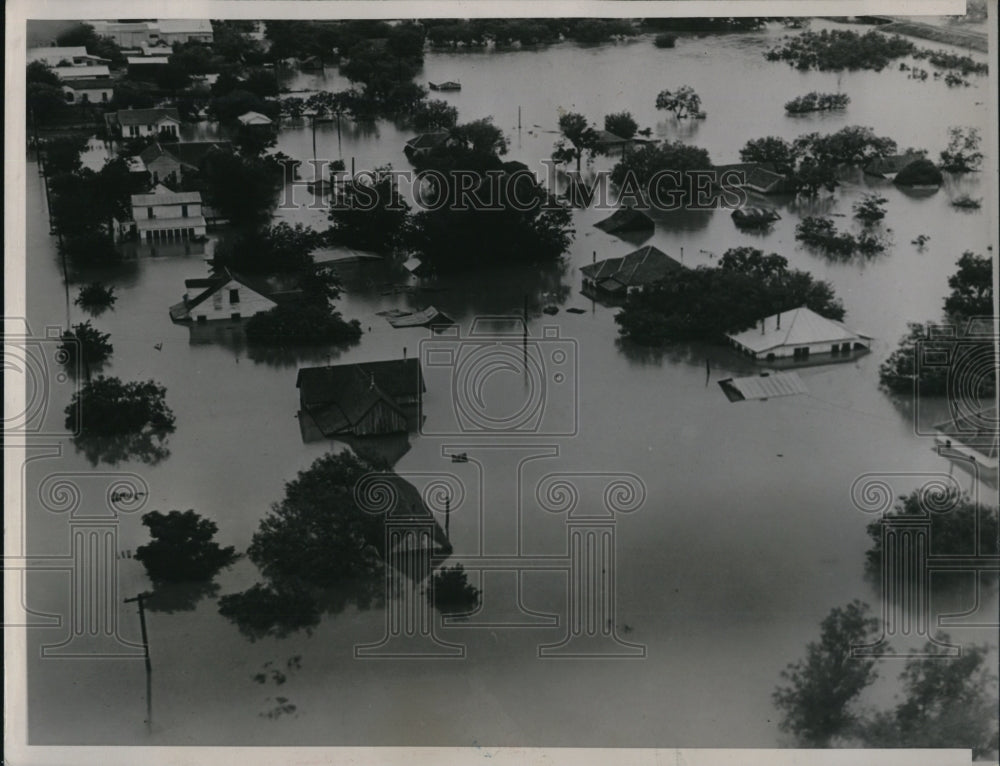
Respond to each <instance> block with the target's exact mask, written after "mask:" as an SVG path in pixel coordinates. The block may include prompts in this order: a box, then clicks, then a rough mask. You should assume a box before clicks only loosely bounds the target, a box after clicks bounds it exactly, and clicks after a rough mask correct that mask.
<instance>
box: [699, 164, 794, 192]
mask: <svg viewBox="0 0 1000 766" xmlns="http://www.w3.org/2000/svg"><path fill="white" fill-rule="evenodd" d="M714 169H715V172H716V174H717V178H718V180H719V182H720V183H721V182H722V180H723V177H724V174H726V179H725V180H726V182H727V186H729V187H731V188H739V189H744V190H746V191H752V192H755V193H757V194H791V193H794V192H795V182H794V181H793V180H792V179H791V178H789V177H788V176H786V175H785V174H784V173H779V172H778V171H777V170H776V169H775V167H774V164H773V163H770V162H737V163H734V164H732V165H716V166H715V168H714ZM736 178H742V179H743V182H742V183H735V182H734V179H736Z"/></svg>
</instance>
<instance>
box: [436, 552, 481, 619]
mask: <svg viewBox="0 0 1000 766" xmlns="http://www.w3.org/2000/svg"><path fill="white" fill-rule="evenodd" d="M479 596H480V591H479V588H477V587H476V586H474V585H471V584H470V583H469V577H468V575H467V574H466V573H465V568H464V567H463V566H462V565H461V564H456V565H455V566H453V567H442V568H441V569H439V570H438V571H436V572H435V573H434V575H433V577H432V580H431V587H430V589H429V590H428V591H427V599H428V600H429V601H430V602H431V604H433V605H434V606H435V607H436V608H437V609H438V610H439V611H441V612H443V613H444V614H462V613H465V612H471V611H472V610H473V609H475V608H476V606H477V605H478V604H479Z"/></svg>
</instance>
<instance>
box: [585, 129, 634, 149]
mask: <svg viewBox="0 0 1000 766" xmlns="http://www.w3.org/2000/svg"><path fill="white" fill-rule="evenodd" d="M594 133H595V143H597V144H600V145H601V146H621V145H622V144H627V143H630V139H628V138H622V137H621V136H618V135H615V134H614V133H612V132H611V131H610V130H595V131H594Z"/></svg>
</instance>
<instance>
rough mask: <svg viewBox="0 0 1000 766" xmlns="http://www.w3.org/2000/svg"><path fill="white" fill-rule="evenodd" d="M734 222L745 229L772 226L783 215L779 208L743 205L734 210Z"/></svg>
mask: <svg viewBox="0 0 1000 766" xmlns="http://www.w3.org/2000/svg"><path fill="white" fill-rule="evenodd" d="M732 218H733V223H735V224H736V225H737V226H739V227H740V228H743V229H754V228H761V227H764V226H770V225H771V224H772V223H774V222H775V221H777V220H779V219H780V218H781V216H780V215H779V214H778V211H777V210H771V209H770V208H767V207H741V208H737V209H736V210H734V211H733V214H732Z"/></svg>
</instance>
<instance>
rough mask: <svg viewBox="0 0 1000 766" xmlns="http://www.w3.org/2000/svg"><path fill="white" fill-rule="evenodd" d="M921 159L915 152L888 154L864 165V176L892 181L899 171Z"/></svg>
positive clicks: (920, 155) (921, 156)
mask: <svg viewBox="0 0 1000 766" xmlns="http://www.w3.org/2000/svg"><path fill="white" fill-rule="evenodd" d="M920 159H923V155H922V154H919V153H917V152H907V153H905V154H890V155H889V156H887V157H876V158H875V159H874V160H872V161H871V162H869V163H868V164H867V165H865V168H864V171H865V175H866V176H874V177H875V178H884V179H885V180H887V181H893V180H895V179H896V176H897V175H899V171H900V170H902V169H903V168H905V167H906V166H907V165H909V164H910V163H912V162H916V161H917V160H920Z"/></svg>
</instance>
